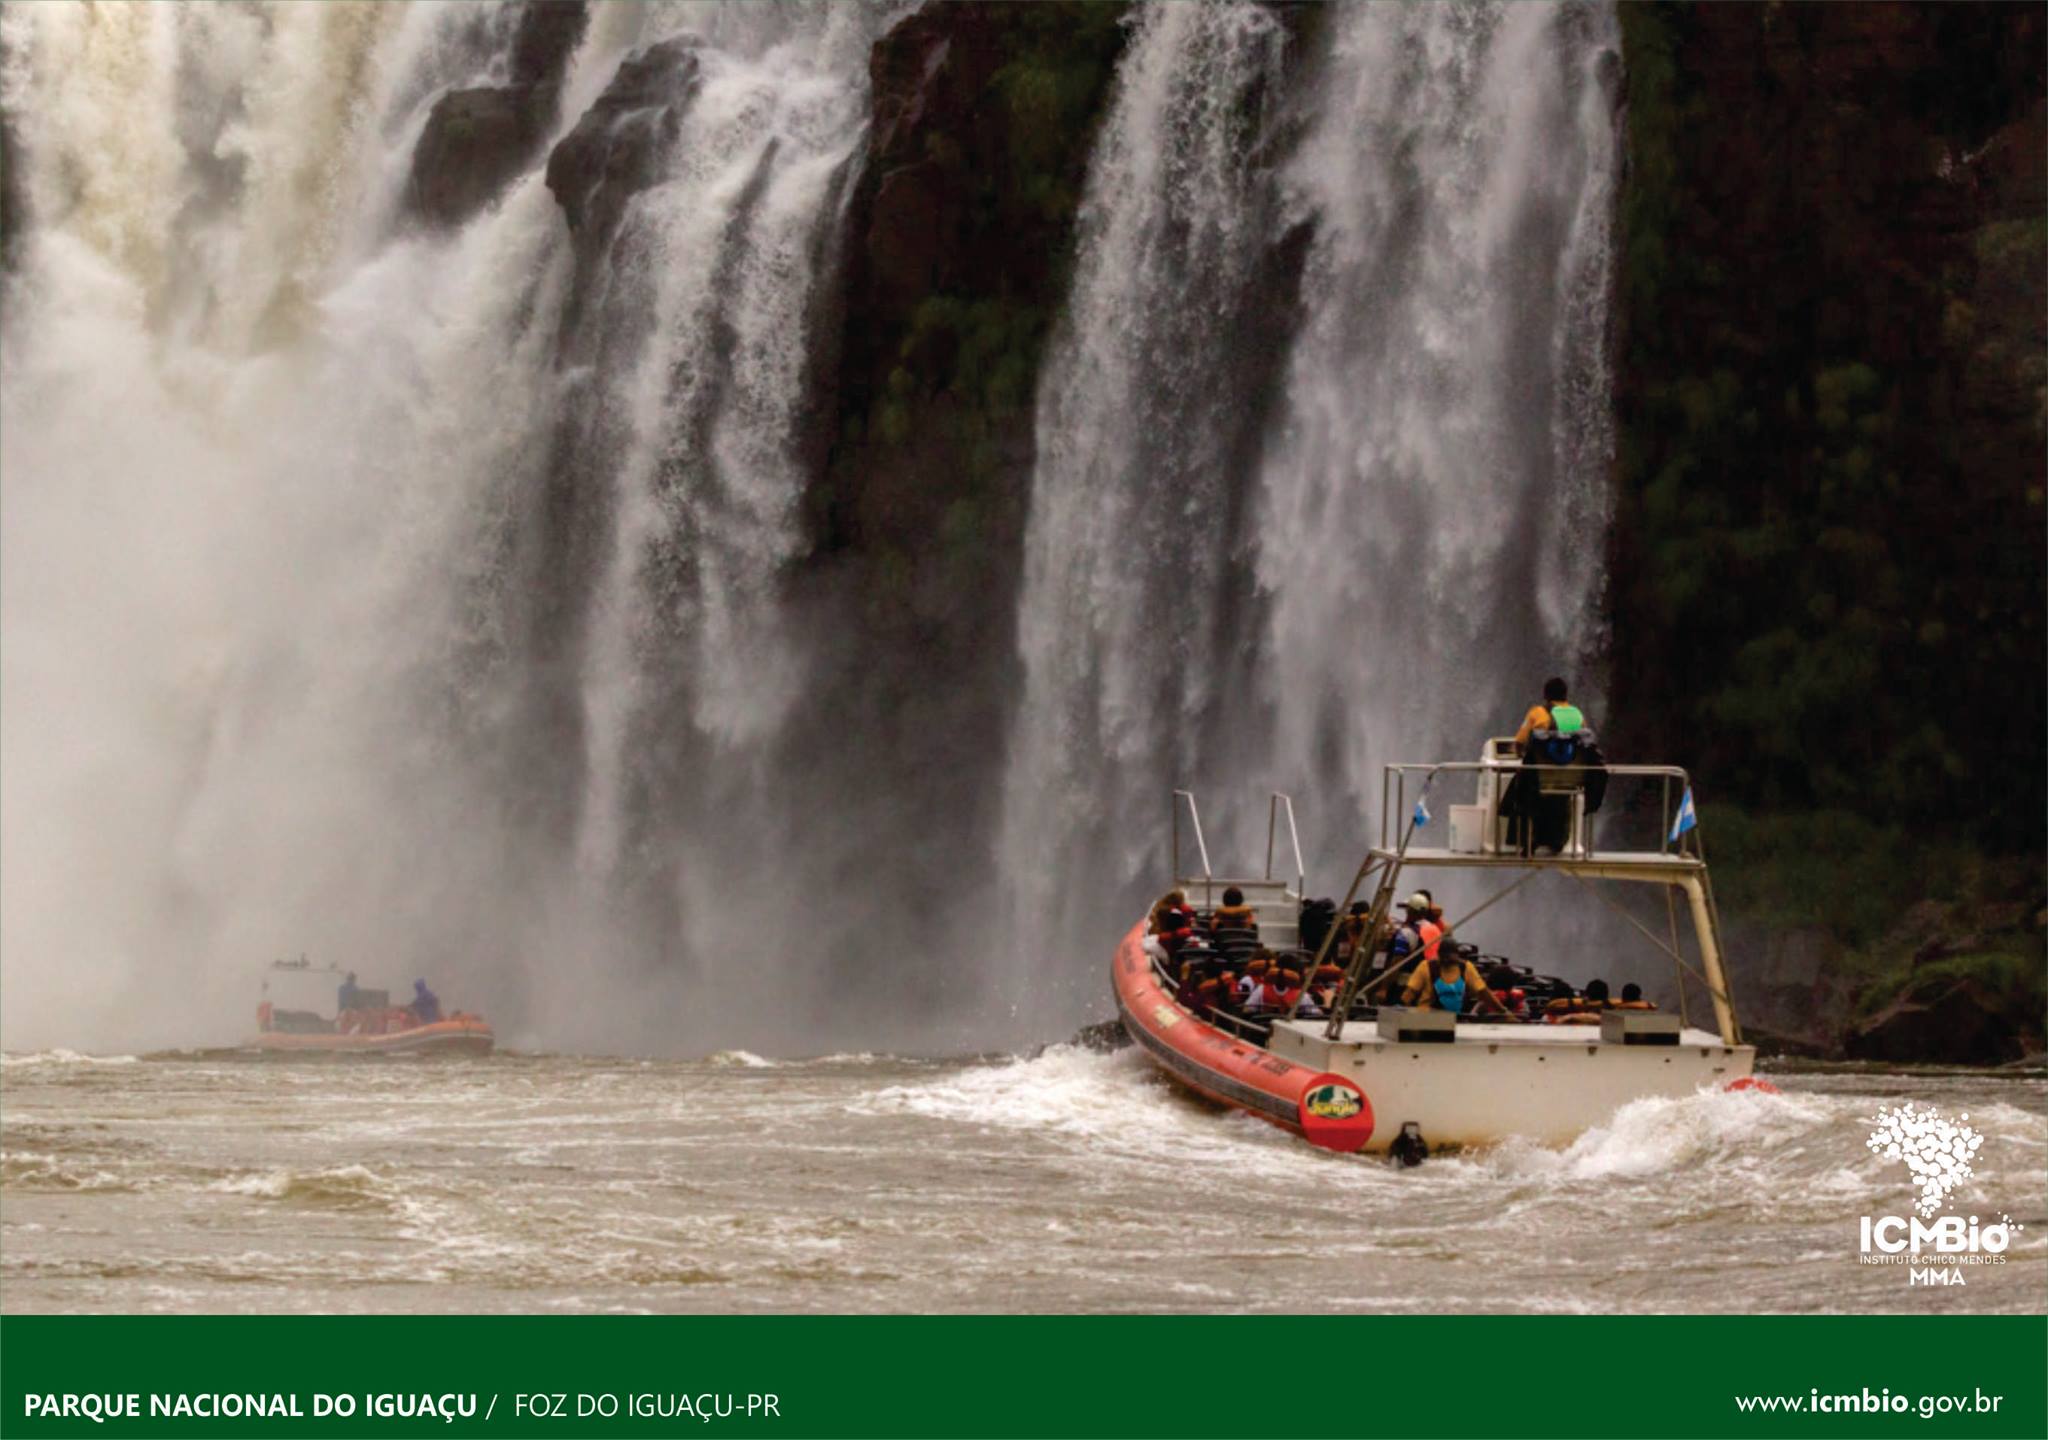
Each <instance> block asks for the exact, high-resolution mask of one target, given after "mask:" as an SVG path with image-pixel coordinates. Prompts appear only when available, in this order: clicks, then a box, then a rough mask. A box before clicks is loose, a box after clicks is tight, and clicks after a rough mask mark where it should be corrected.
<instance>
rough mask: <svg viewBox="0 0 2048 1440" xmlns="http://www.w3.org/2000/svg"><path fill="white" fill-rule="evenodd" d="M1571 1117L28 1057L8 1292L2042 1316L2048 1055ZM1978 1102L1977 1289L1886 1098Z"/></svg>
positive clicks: (1960, 1202) (1137, 1084)
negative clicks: (1916, 1199)
mask: <svg viewBox="0 0 2048 1440" xmlns="http://www.w3.org/2000/svg"><path fill="white" fill-rule="evenodd" d="M1771 1078H1772V1079H1773V1080H1774V1081H1775V1082H1776V1083H1777V1084H1778V1085H1779V1086H1780V1087H1782V1091H1783V1093H1782V1094H1780V1095H1775V1096H1772V1095H1763V1094H1737V1095H1730V1094H1700V1095H1697V1096H1693V1097H1690V1098H1686V1099H1682V1100H1651V1101H1641V1102H1637V1103H1636V1104H1633V1105H1631V1106H1628V1107H1626V1108H1625V1109H1623V1110H1622V1111H1620V1112H1618V1113H1617V1114H1616V1115H1615V1116H1614V1117H1613V1119H1612V1120H1611V1121H1610V1122H1609V1123H1608V1124H1607V1125H1605V1126H1603V1127H1601V1128H1599V1129H1597V1130H1594V1131H1592V1132H1589V1133H1588V1134H1586V1135H1585V1136H1583V1137H1582V1138H1581V1139H1580V1140H1579V1141H1577V1142H1576V1143H1575V1144H1573V1145H1571V1146H1570V1147H1569V1148H1566V1149H1563V1150H1545V1149H1538V1148H1535V1147H1525V1146H1517V1145H1509V1146H1503V1147H1499V1148H1496V1149H1492V1150H1488V1151H1485V1152H1480V1153H1476V1154H1472V1155H1467V1156H1461V1157H1446V1158H1438V1159H1432V1160H1431V1161H1430V1162H1429V1163H1427V1164H1426V1165H1424V1166H1422V1167H1421V1168H1419V1169H1415V1170H1407V1171H1403V1170H1396V1169H1393V1168H1390V1167H1389V1166H1388V1165H1387V1164H1385V1163H1384V1162H1382V1161H1378V1160H1366V1159H1361V1158H1358V1157H1340V1156H1334V1155H1329V1154H1326V1153H1323V1152H1320V1151H1316V1150H1313V1149H1311V1148H1309V1147H1308V1146H1307V1145H1305V1144H1304V1143H1302V1142H1301V1141H1299V1140H1296V1139H1294V1138H1292V1137H1291V1136H1288V1135H1286V1134H1284V1133H1282V1132H1280V1131H1278V1130H1275V1129H1272V1128H1270V1127H1268V1126H1266V1125H1264V1124H1262V1123H1260V1122H1258V1121H1255V1120H1251V1119H1249V1118H1247V1117H1244V1116H1241V1115H1236V1114H1229V1113H1223V1112H1219V1111H1216V1110H1213V1109H1210V1108H1208V1107H1206V1106H1204V1105H1202V1104H1199V1103H1197V1102H1195V1101H1193V1100H1190V1099H1188V1098H1186V1097H1185V1096H1183V1095H1182V1094H1181V1093H1179V1092H1178V1091H1176V1090H1175V1089H1174V1088H1173V1087H1172V1086H1170V1085H1169V1084H1168V1083H1167V1082H1166V1081H1164V1080H1163V1079H1161V1078H1160V1077H1159V1076H1158V1075H1157V1074H1155V1073H1154V1072H1153V1071H1152V1070H1151V1069H1150V1068H1149V1065H1148V1062H1147V1061H1146V1060H1145V1059H1144V1058H1143V1057H1142V1056H1141V1055H1140V1054H1138V1053H1137V1052H1135V1051H1131V1050H1124V1051H1122V1052H1119V1053H1116V1054H1108V1055H1105V1054H1099V1053H1095V1052H1092V1051H1088V1050H1083V1049H1079V1048H1076V1047H1073V1046H1056V1047H1054V1048H1052V1049H1050V1050H1047V1051H1045V1052H1043V1053H1041V1054H1039V1055H1036V1056H1034V1057H1030V1058H996V1059H988V1058H976V1059H961V1060H917V1059H900V1058H892V1057H887V1056H868V1055H857V1056H833V1057H828V1058H824V1059H815V1060H804V1061H768V1060H763V1059H760V1058H759V1057H756V1056H752V1055H747V1054H744V1053H735V1054H726V1055H719V1056H714V1057H711V1058H710V1059H706V1060H699V1061H687V1062H684V1061H635V1060H620V1059H591V1058H573V1057H567V1056H549V1055H500V1056H496V1057H492V1058H489V1059H482V1060H460V1061H447V1060H439V1061H436V1060H400V1059H386V1060H365V1059H361V1058H351V1059H348V1060H324V1061H312V1062H306V1061H287V1062H279V1061H274V1060H273V1061H265V1060H258V1059H254V1058H248V1057H244V1056H241V1055H234V1054H222V1053H219V1052H214V1053H209V1054H193V1055H163V1056H146V1057H126V1056H121V1057H110V1056H101V1057H88V1056H80V1055H74V1054H71V1053H70V1052H65V1051H56V1052H48V1053H42V1054H33V1055H24V1054H12V1055H8V1056H6V1057H5V1069H4V1073H0V1151H4V1160H0V1309H4V1310H6V1311H8V1312H16V1313H19V1312H29V1311H78V1310H113V1311H377V1312H402V1311H535V1312H538V1311H615V1310H626V1311H640V1310H647V1311H682V1310H689V1311H757V1310H817V1311H953V1310H1000V1311H1094V1310H1140V1311H1161V1310H1196V1311H1238V1310H1273V1311H1294V1312H1300V1311H1325V1310H1358V1311H1389V1312H1424V1311H1426V1312H1444V1311H1549V1312H1572V1313H1579V1312H1601V1311H1947V1312H1972V1311H1982V1312H1992V1311H2039V1310H2040V1309H2042V1308H2043V1304H2044V1301H2048V1077H2044V1076H2043V1075H2042V1074H2041V1072H2039V1071H2031V1072H2026V1073H2020V1074H2014V1073H2010V1072H2000V1073H1984V1072H1970V1071H1953V1070H1927V1071H1871V1070H1860V1069H1847V1068H1821V1069H1795V1070H1789V1071H1779V1072H1774V1073H1773V1074H1772V1076H1771ZM1906 1100H1911V1101H1914V1102H1916V1103H1919V1104H1923V1105H1925V1104H1932V1105H1936V1106H1939V1107H1941V1109H1942V1110H1943V1112H1944V1113H1945V1114H1949V1115H1952V1116H1959V1115H1961V1114H1963V1113H1965V1112H1967V1114H1968V1116H1969V1120H1968V1123H1969V1124H1970V1125H1971V1126H1973V1127H1974V1128H1975V1129H1976V1130H1977V1131H1979V1132H1980V1133H1981V1134H1982V1135H1983V1136H1984V1141H1983V1144H1982V1147H1981V1149H1980V1150H1979V1151H1978V1153H1977V1156H1976V1160H1975V1174H1974V1176H1973V1177H1972V1178H1971V1179H1969V1180H1968V1181H1966V1182H1964V1184H1963V1185H1962V1186H1961V1188H1959V1189H1958V1190H1957V1191H1956V1192H1955V1196H1954V1201H1955V1203H1954V1204H1953V1205H1952V1206H1951V1208H1952V1210H1953V1211H1954V1212H1955V1213H1957V1214H1965V1215H1976V1216H1978V1217H1979V1218H1980V1219H1981V1220H1982V1221H1983V1222H1984V1223H1985V1224H1990V1223H1992V1222H1993V1221H1995V1220H1996V1219H1997V1218H1998V1217H1999V1216H2000V1215H2009V1216H2010V1217H2011V1218H2012V1220H2013V1221H2015V1222H2017V1223H2019V1224H2021V1225H2024V1226H2025V1227H2026V1228H2025V1229H2024V1230H2020V1231H2018V1232H2016V1233H2014V1234H2013V1235H2012V1240H2011V1245H2010V1248H2009V1249H2008V1250H2006V1251H2005V1253H2004V1255H2003V1257H2002V1258H2003V1260H2004V1262H2005V1263H2003V1264H2001V1265H1977V1266H1972V1267H1970V1268H1968V1269H1966V1270H1964V1271H1963V1272H1962V1273H1963V1274H1964V1276H1965V1283H1964V1284H1962V1285H1941V1286H1923V1285H1915V1284H1911V1283H1909V1280H1908V1275H1907V1271H1906V1270H1905V1269H1904V1268H1901V1267H1898V1266H1884V1265H1871V1264H1866V1263H1863V1261H1862V1259H1861V1257H1860V1255H1859V1246H1860V1239H1859V1229H1860V1225H1861V1217H1863V1216H1864V1215H1867V1214H1868V1215H1875V1216H1883V1215H1910V1214H1911V1213H1912V1212H1911V1201H1912V1193H1911V1190H1910V1188H1909V1187H1908V1185H1907V1183H1906V1182H1907V1174H1906V1171H1905V1170H1904V1169H1903V1167H1902V1166H1901V1165H1900V1164H1899V1163H1898V1162H1897V1161H1895V1160H1888V1159H1886V1158H1885V1157H1884V1156H1883V1155H1882V1154H1879V1153H1876V1152H1873V1151H1872V1150H1871V1149H1870V1148H1869V1146H1868V1145H1867V1143H1866V1139H1867V1137H1868V1135H1869V1132H1870V1130H1871V1128H1872V1117H1873V1116H1874V1114H1875V1112H1876V1111H1877V1110H1878V1109H1879V1107H1881V1106H1887V1105H1896V1104H1898V1103H1900V1102H1902V1101H1906Z"/></svg>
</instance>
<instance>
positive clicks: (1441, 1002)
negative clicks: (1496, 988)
mask: <svg viewBox="0 0 2048 1440" xmlns="http://www.w3.org/2000/svg"><path fill="white" fill-rule="evenodd" d="M1425 923H1426V922H1425ZM1431 928H1432V929H1434V928H1435V927H1434V926H1432V927H1431ZM1401 1003H1402V1004H1403V1005H1411V1006H1417V1007H1419V1008H1421V1009H1424V1010H1448V1011H1450V1012H1451V1013H1452V1014H1453V1015H1456V1014H1459V1013H1461V1012H1462V1011H1463V1010H1464V1009H1465V1007H1466V1005H1468V1004H1479V1003H1484V1004H1487V1005H1491V1006H1492V1007H1493V1008H1494V1009H1496V1010H1499V1011H1501V1012H1502V1013H1503V1014H1505V1013H1506V1011H1507V1007H1506V1006H1504V1005H1502V1004H1501V1003H1500V997H1499V996H1498V995H1496V994H1494V993H1493V992H1492V991H1491V990H1489V989H1487V988H1486V981H1485V980H1484V979H1482V978H1481V977H1480V974H1479V969H1478V967H1477V966H1475V965H1474V964H1473V963H1472V962H1471V961H1470V960H1467V959H1466V958H1465V957H1464V956H1462V955H1456V954H1453V955H1436V954H1431V955H1430V957H1429V958H1428V959H1426V960H1424V961H1423V962H1422V964H1420V965H1418V966H1416V967H1415V973H1414V974H1413V975H1410V976H1409V977H1408V986H1407V988H1406V989H1404V990H1403V991H1402V992H1401Z"/></svg>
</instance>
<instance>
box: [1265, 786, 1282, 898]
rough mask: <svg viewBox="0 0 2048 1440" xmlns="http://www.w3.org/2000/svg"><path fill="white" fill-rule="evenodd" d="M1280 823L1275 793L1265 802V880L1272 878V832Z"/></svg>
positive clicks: (1278, 806)
mask: <svg viewBox="0 0 2048 1440" xmlns="http://www.w3.org/2000/svg"><path fill="white" fill-rule="evenodd" d="M1279 822H1280V796H1279V793H1278V792H1277V791H1276V792H1275V793H1274V794H1272V795H1271V796H1269V797H1268V798H1267V800H1266V878H1267V879H1268V880H1271V879H1272V878H1273V831H1274V828H1275V827H1276V826H1277V825H1278V824H1279Z"/></svg>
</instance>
